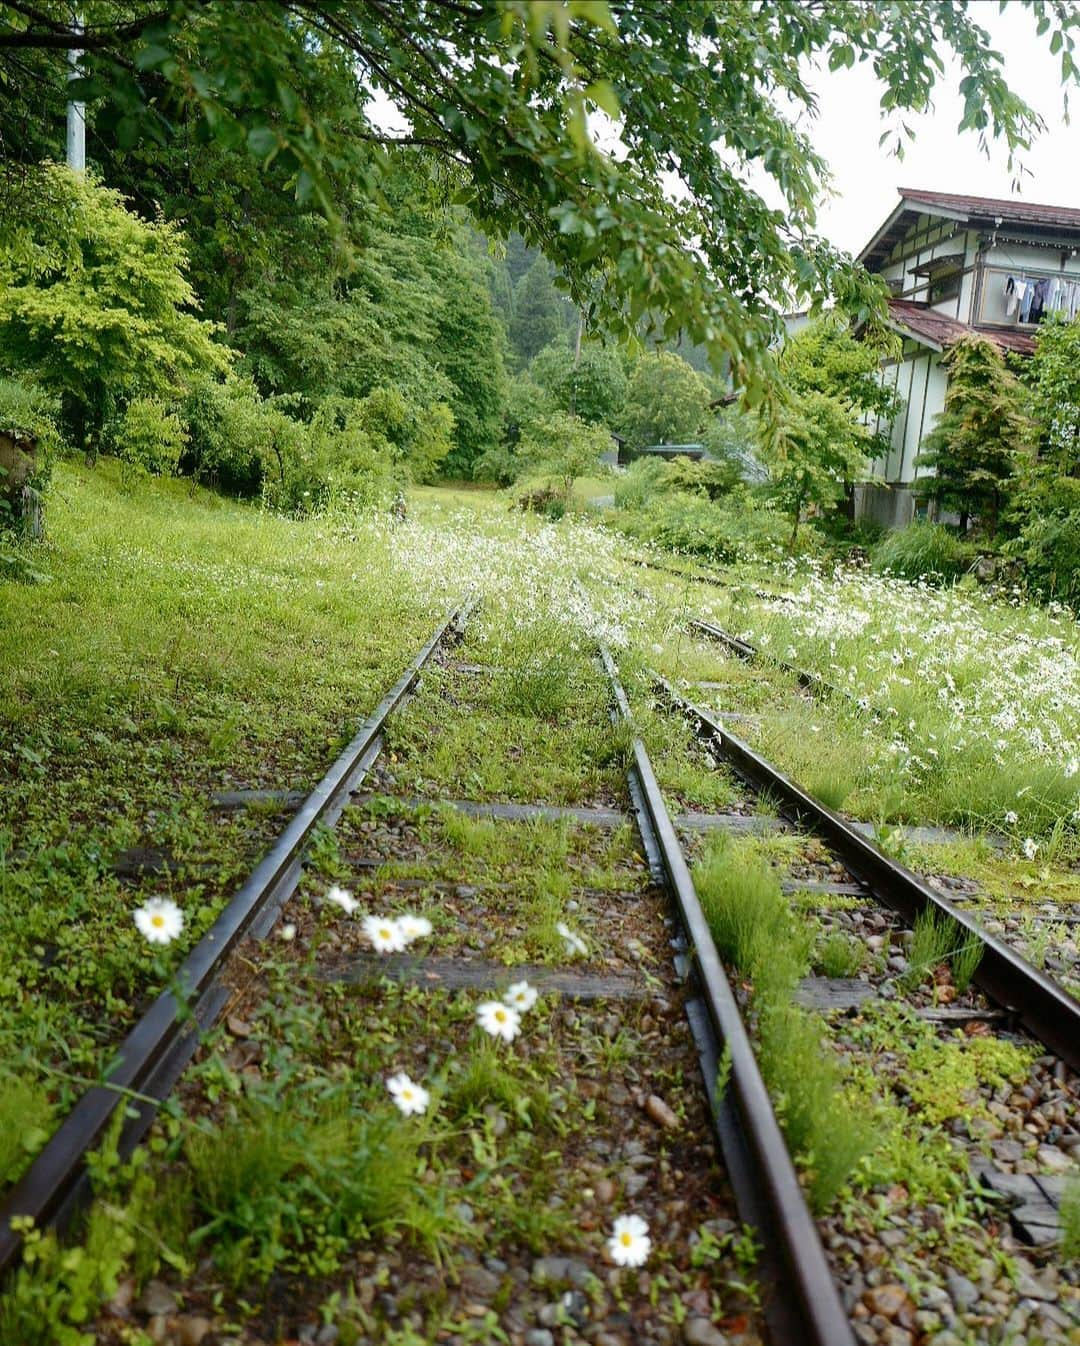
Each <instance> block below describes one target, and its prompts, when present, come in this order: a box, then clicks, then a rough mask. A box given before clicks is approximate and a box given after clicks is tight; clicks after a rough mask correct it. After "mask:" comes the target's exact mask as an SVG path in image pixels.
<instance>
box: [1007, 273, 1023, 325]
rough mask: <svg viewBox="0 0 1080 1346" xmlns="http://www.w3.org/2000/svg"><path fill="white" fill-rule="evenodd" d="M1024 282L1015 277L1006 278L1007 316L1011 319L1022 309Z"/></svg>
mask: <svg viewBox="0 0 1080 1346" xmlns="http://www.w3.org/2000/svg"><path fill="white" fill-rule="evenodd" d="M1022 283H1023V282H1021V281H1018V280H1017V278H1016V277H1015V276H1006V277H1005V316H1006V317H1007V318H1011V317H1013V316H1014V315H1015V313H1016V312H1017V310H1018V309H1019V307H1020V288H1021V285H1022Z"/></svg>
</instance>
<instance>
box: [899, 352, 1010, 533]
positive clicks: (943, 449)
mask: <svg viewBox="0 0 1080 1346" xmlns="http://www.w3.org/2000/svg"><path fill="white" fill-rule="evenodd" d="M942 364H943V365H944V367H945V369H946V371H947V373H948V376H949V386H948V390H947V391H946V393H945V407H944V410H943V411H942V412H941V413H940V415H939V416H938V418H937V423H936V425H935V426H934V428H933V430H932V431H931V432H930V434H929V435H927V436H926V438H925V439H924V440H923V451H922V453H920V455H919V457H918V458H917V459H916V464H917V466H918V467H921V468H922V467H930V468H933V469H934V473H935V475H934V476H932V477H926V478H920V486H921V488H922V489H924V490H925V491H926V494H927V495H928V496H930V497H931V499H933V500H937V501H938V502H939V503H940V504H941V505H943V506H944V507H945V508H946V509H950V510H955V511H956V512H957V513H958V514H959V515H960V526H961V530H962V531H965V532H966V531H967V527H968V523H969V521H970V519H971V518H972V517H973V516H974V517H977V518H978V519H979V521H980V523H981V524H982V525H983V527H984V528H985V530H986V532H987V533H989V534H993V533H995V532H996V531H997V525H998V518H999V516H1000V514H1001V510H1002V507H1003V505H1004V504H1005V502H1006V501H1007V499H1008V496H1009V492H1010V490H1011V488H1012V485H1013V481H1014V478H1015V476H1016V472H1017V468H1018V467H1019V465H1020V461H1021V455H1023V454H1024V453H1026V452H1027V451H1028V450H1029V448H1030V445H1031V442H1032V425H1031V422H1030V420H1029V419H1028V417H1027V415H1026V414H1025V411H1024V395H1023V390H1022V389H1021V387H1020V384H1019V382H1018V381H1017V379H1016V378H1015V377H1014V376H1013V375H1012V374H1011V373H1010V372H1009V370H1008V369H1006V367H1005V361H1004V360H1003V359H1002V356H1001V352H1000V351H999V350H998V348H997V347H996V346H995V345H994V343H993V342H992V341H988V340H987V339H986V338H985V337H980V336H966V337H962V338H961V340H959V341H958V342H957V343H956V344H955V345H954V346H952V347H951V348H950V349H949V350H948V352H947V353H946V354H945V356H944V358H943V360H942Z"/></svg>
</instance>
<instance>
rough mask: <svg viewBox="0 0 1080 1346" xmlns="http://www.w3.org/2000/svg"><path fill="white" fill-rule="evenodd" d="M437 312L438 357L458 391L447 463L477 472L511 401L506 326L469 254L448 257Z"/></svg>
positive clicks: (454, 469) (462, 473) (463, 472)
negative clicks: (505, 360)
mask: <svg viewBox="0 0 1080 1346" xmlns="http://www.w3.org/2000/svg"><path fill="white" fill-rule="evenodd" d="M446 261H447V265H446V267H445V270H444V271H443V272H442V290H441V294H440V305H439V309H438V311H437V315H436V327H437V331H436V337H435V341H436V348H435V352H434V358H435V362H436V364H437V365H438V367H439V368H440V369H441V370H442V372H443V373H444V374H445V375H446V377H447V378H448V379H449V381H450V383H451V385H452V387H453V393H452V395H451V397H450V409H451V411H452V412H453V413H454V422H455V428H454V447H453V449H452V450H451V452H450V454H449V455H448V456H447V458H446V461H445V463H444V464H443V469H444V471H445V473H446V474H447V475H448V476H454V477H471V476H472V474H473V467H474V464H475V463H476V462H477V460H478V459H479V458H481V457H482V456H483V455H484V454H485V453H487V452H488V451H489V450H491V449H494V448H495V447H496V445H497V444H498V442H499V438H500V435H501V433H502V423H503V407H504V405H505V402H506V370H505V367H504V365H503V356H502V347H503V331H502V326H501V325H500V323H499V320H498V319H497V318H496V317H495V315H494V313H493V312H492V310H491V301H490V299H489V298H488V294H487V291H486V290H485V289H484V287H483V285H482V284H481V282H480V280H479V278H478V277H477V275H476V274H475V272H474V271H472V270H471V269H470V267H469V265H468V263H467V261H466V260H465V259H460V260H459V259H455V258H452V257H449V256H448V257H447V259H446Z"/></svg>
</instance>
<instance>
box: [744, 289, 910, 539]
mask: <svg viewBox="0 0 1080 1346" xmlns="http://www.w3.org/2000/svg"><path fill="white" fill-rule="evenodd" d="M880 354H881V352H880V350H879V349H878V348H877V346H876V345H875V344H874V343H871V342H864V341H856V340H855V338H854V337H853V336H852V335H851V332H850V330H849V328H848V326H847V324H846V323H845V322H844V320H843V318H841V317H838V316H835V315H830V316H829V317H826V318H822V319H820V320H819V321H817V322H814V323H811V324H810V325H809V326H808V327H805V328H803V330H802V331H800V332H797V333H796V334H795V335H794V336H793V337H790V338H789V339H788V340H787V341H786V342H785V343H784V346H783V349H782V351H781V353H780V360H779V366H780V375H781V378H782V379H783V386H784V402H783V405H782V408H781V412H780V416H779V418H778V421H777V423H776V425H775V426H770V425H767V424H764V423H762V424H761V425H760V426H759V430H760V436H759V457H760V458H761V460H762V461H763V462H764V464H765V466H766V468H767V469H768V473H769V480H770V483H771V488H772V493H773V495H774V497H775V498H776V500H777V501H778V503H779V504H780V505H781V506H782V507H783V508H784V509H785V511H786V512H787V513H788V515H789V517H790V519H791V545H792V546H794V545H795V542H796V540H797V538H798V533H799V523H800V520H801V519H802V518H803V515H804V513H805V512H806V510H807V509H808V508H810V507H811V506H813V507H815V508H817V509H820V510H827V509H830V508H832V507H834V506H835V505H836V504H837V502H838V501H840V500H842V499H843V498H844V496H845V495H846V494H847V493H848V491H849V489H850V487H851V485H852V483H853V482H855V481H857V480H858V479H859V478H860V477H861V476H862V475H863V474H864V473H865V471H866V468H867V465H868V460H869V458H871V457H874V456H876V455H877V453H878V452H880V450H881V449H882V447H883V444H882V441H881V440H880V439H879V438H878V437H877V436H876V435H875V434H874V433H873V432H872V431H871V430H870V428H869V425H868V424H867V422H868V421H869V420H870V418H871V417H873V418H875V419H876V418H878V417H881V418H882V419H883V420H885V421H886V422H889V421H891V419H892V417H893V415H894V414H895V412H896V408H897V405H898V399H897V397H896V394H895V393H894V392H893V390H892V389H890V388H888V387H886V386H885V385H884V384H883V382H882V380H881V367H880Z"/></svg>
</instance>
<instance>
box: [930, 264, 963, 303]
mask: <svg viewBox="0 0 1080 1346" xmlns="http://www.w3.org/2000/svg"><path fill="white" fill-rule="evenodd" d="M960 278H961V273H960V272H959V271H954V272H953V273H952V274H951V275H946V276H940V277H938V278H936V279H934V280H932V281H931V282H930V303H931V304H940V303H941V302H942V301H943V300H945V299H955V298H956V296H957V295H958V294H959V293H960Z"/></svg>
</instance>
